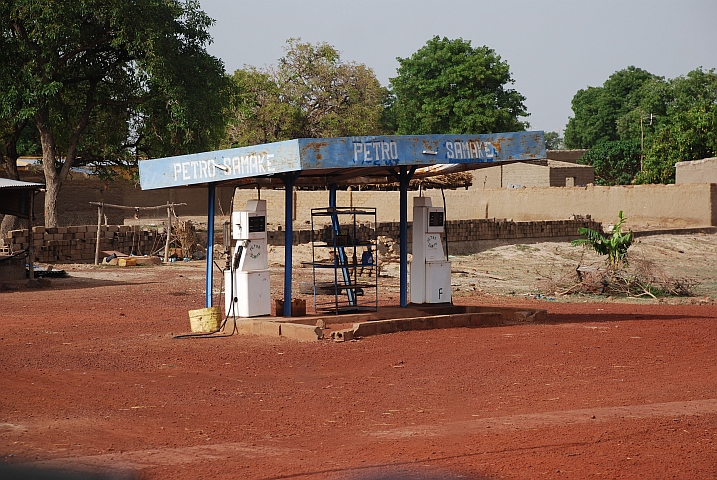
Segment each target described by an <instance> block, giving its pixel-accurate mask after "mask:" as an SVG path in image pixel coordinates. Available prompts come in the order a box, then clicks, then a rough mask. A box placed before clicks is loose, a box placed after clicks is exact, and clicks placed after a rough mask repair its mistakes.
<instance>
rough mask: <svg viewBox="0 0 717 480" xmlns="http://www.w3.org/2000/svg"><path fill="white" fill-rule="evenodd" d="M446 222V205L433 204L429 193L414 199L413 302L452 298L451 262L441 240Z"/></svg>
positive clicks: (443, 300) (446, 300) (444, 300)
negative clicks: (437, 205)
mask: <svg viewBox="0 0 717 480" xmlns="http://www.w3.org/2000/svg"><path fill="white" fill-rule="evenodd" d="M444 223H445V212H444V210H443V208H442V207H434V206H432V204H431V199H430V198H429V197H415V198H414V199H413V258H412V260H411V303H449V302H450V301H451V262H449V261H448V259H447V258H446V255H445V253H444V252H443V242H442V241H441V234H442V233H443V225H444Z"/></svg>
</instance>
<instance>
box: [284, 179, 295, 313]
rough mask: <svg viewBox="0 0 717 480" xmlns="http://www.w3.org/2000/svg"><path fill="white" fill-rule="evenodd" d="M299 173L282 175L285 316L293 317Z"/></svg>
mask: <svg viewBox="0 0 717 480" xmlns="http://www.w3.org/2000/svg"><path fill="white" fill-rule="evenodd" d="M297 178H299V172H290V173H287V174H284V175H281V179H282V181H283V182H284V187H285V190H284V316H285V317H290V316H291V276H292V267H291V266H292V262H293V255H292V254H293V248H294V218H293V212H294V183H296V179H297Z"/></svg>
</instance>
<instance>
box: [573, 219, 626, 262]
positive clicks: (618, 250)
mask: <svg viewBox="0 0 717 480" xmlns="http://www.w3.org/2000/svg"><path fill="white" fill-rule="evenodd" d="M618 217H619V220H618V222H617V224H615V226H614V227H613V229H612V232H611V233H610V236H609V237H605V236H604V235H602V234H601V233H600V232H596V231H595V230H592V229H590V228H585V227H582V228H580V229H578V233H579V234H580V235H584V236H585V237H586V238H581V239H579V240H573V241H572V242H571V243H570V244H571V245H572V246H574V247H575V246H578V245H583V246H587V247H590V248H592V249H593V250H595V252H596V253H597V254H599V255H607V264H608V267H609V268H610V269H611V270H617V269H619V268H623V267H626V266H627V265H628V259H627V251H628V249H629V248H630V246H631V245H632V240H633V233H632V230H629V231H628V232H627V233H623V232H622V224H623V223H624V222H625V220H626V218H625V217H624V216H623V213H622V210H620V213H619V215H618Z"/></svg>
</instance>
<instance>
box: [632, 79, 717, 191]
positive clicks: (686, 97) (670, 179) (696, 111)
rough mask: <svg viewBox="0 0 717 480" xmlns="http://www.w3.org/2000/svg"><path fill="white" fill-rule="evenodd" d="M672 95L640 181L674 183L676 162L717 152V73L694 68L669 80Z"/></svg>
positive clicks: (650, 147) (704, 156) (715, 154)
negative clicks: (683, 75) (682, 75)
mask: <svg viewBox="0 0 717 480" xmlns="http://www.w3.org/2000/svg"><path fill="white" fill-rule="evenodd" d="M670 88H671V91H672V98H671V100H670V102H669V103H668V104H667V106H666V115H665V117H664V119H663V121H662V122H661V123H660V125H659V127H658V129H657V131H656V133H655V135H654V137H653V138H652V141H651V144H650V146H649V149H648V150H647V153H646V157H645V169H644V172H641V174H640V175H639V176H638V179H637V181H638V182H639V183H674V181H675V163H677V162H682V161H689V160H699V159H702V158H708V157H714V156H717V73H715V71H714V70H709V71H703V70H702V69H697V70H693V71H691V72H690V73H688V74H687V76H686V77H678V78H675V79H674V80H672V81H671V82H670Z"/></svg>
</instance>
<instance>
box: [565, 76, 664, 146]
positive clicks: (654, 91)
mask: <svg viewBox="0 0 717 480" xmlns="http://www.w3.org/2000/svg"><path fill="white" fill-rule="evenodd" d="M646 84H648V85H650V88H643V86H645V85H646ZM661 85H664V81H663V80H662V79H661V78H659V77H656V76H655V75H652V74H651V73H649V72H647V71H645V70H642V69H640V68H636V67H633V66H631V67H628V68H626V69H624V70H620V71H618V72H615V73H614V74H612V75H610V77H609V78H608V79H607V80H606V81H605V83H603V85H602V86H601V87H588V88H587V89H585V90H578V92H577V93H576V94H575V96H574V97H573V100H572V109H573V113H574V114H575V116H574V117H571V118H570V119H569V120H568V124H567V126H566V128H565V146H566V147H567V148H592V147H593V146H595V145H597V144H598V143H599V142H604V141H615V140H625V139H628V138H634V136H635V125H638V126H639V125H640V122H642V125H643V128H644V118H641V117H640V116H642V117H644V116H645V114H649V113H653V114H661V113H662V112H661V111H653V110H656V109H657V107H658V106H659V105H661V102H660V98H661V97H660V95H661V89H660V86H661ZM631 112H634V113H635V114H636V115H638V116H637V117H635V118H631V120H635V121H629V120H630V119H625V118H624V117H625V116H626V115H628V114H629V113H631ZM620 126H622V129H620V128H619V127H620ZM621 130H622V131H621ZM638 132H639V130H638ZM621 133H622V135H621Z"/></svg>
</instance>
